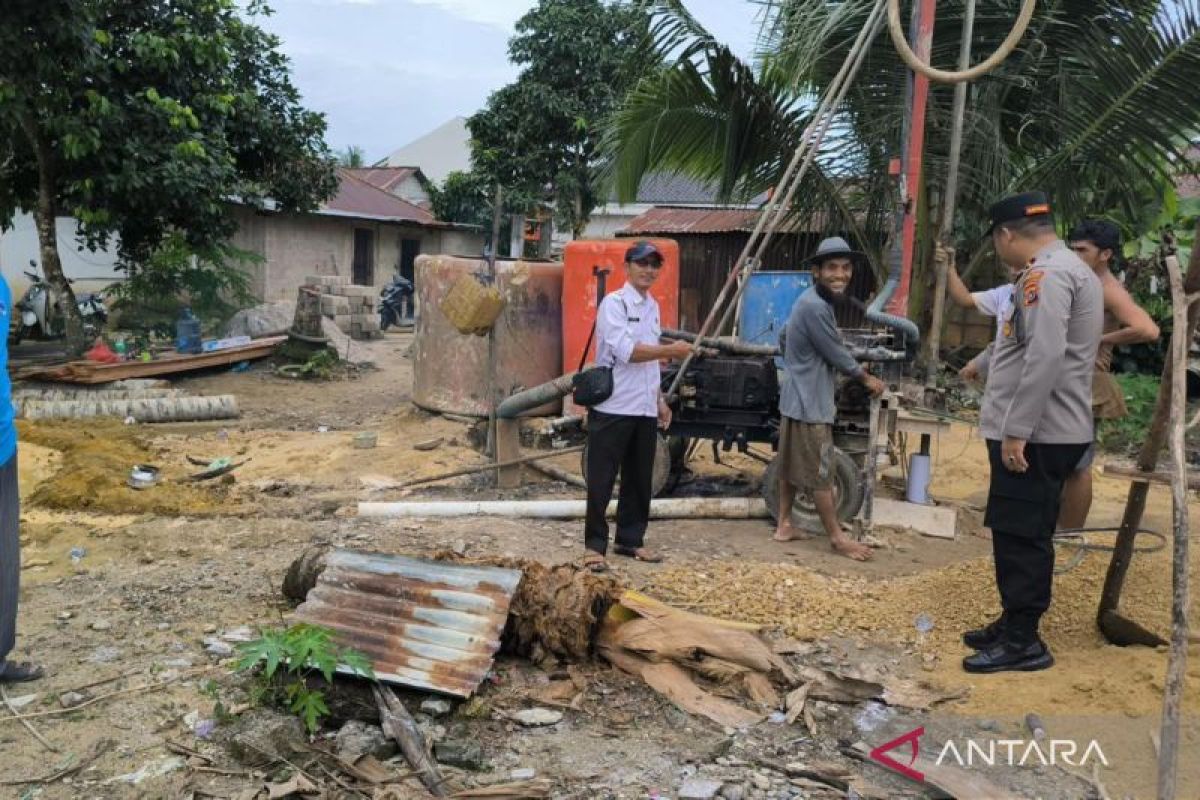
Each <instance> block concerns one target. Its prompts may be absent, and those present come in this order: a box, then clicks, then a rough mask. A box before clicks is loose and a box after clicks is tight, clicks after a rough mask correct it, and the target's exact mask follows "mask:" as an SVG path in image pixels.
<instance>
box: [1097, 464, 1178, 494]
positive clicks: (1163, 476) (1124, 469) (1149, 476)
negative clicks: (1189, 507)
mask: <svg viewBox="0 0 1200 800" xmlns="http://www.w3.org/2000/svg"><path fill="white" fill-rule="evenodd" d="M1104 474H1105V475H1111V476H1112V477H1114V478H1125V479H1127V480H1128V481H1130V482H1131V483H1156V484H1161V485H1164V486H1167V485H1170V483H1171V480H1172V478H1171V473H1170V472H1167V471H1165V470H1155V471H1154V472H1143V471H1142V470H1140V469H1138V468H1137V467H1135V466H1133V465H1132V464H1105V465H1104ZM1187 482H1188V489H1189V490H1198V489H1200V472H1195V471H1189V472H1188V475H1187Z"/></svg>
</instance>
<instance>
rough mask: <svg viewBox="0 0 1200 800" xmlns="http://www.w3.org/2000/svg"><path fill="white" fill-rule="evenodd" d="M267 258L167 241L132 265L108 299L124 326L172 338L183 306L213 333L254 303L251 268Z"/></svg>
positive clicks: (180, 240) (225, 248)
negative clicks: (111, 299)
mask: <svg viewBox="0 0 1200 800" xmlns="http://www.w3.org/2000/svg"><path fill="white" fill-rule="evenodd" d="M261 260H262V257H261V256H259V255H257V254H255V253H251V252H248V251H245V250H239V249H237V248H235V247H232V246H229V245H222V246H220V247H216V248H211V249H209V250H205V251H199V252H198V251H194V250H193V249H192V248H191V247H190V246H189V245H188V243H187V241H186V240H185V239H184V237H183V236H182V235H181V234H178V233H175V234H171V235H170V236H168V237H167V238H166V239H164V240H163V242H162V244H161V245H160V246H159V248H158V250H156V251H155V252H154V255H152V256H151V257H150V258H149V260H148V261H147V262H146V263H145V264H139V265H136V266H135V265H127V266H125V267H124V270H125V273H126V275H127V277H126V279H125V280H124V281H122V282H121V283H118V284H114V285H113V287H112V288H111V289H110V290H109V294H110V295H111V296H112V297H113V298H114V299H115V302H114V303H113V305H112V309H113V311H115V312H116V313H117V314H118V315H119V317H120V326H121V327H122V328H125V329H127V330H136V331H141V332H144V333H147V334H158V335H163V336H167V337H172V336H174V334H175V320H176V319H178V317H179V311H180V309H181V308H182V307H183V306H185V305H186V306H190V307H191V309H192V311H193V312H194V313H195V315H196V316H197V317H198V318H199V319H200V321H201V323H202V324H203V326H204V327H205V329H206V330H208V331H212V330H215V329H216V328H217V327H219V326H220V325H221V324H223V323H224V322H225V321H226V320H228V319H229V318H230V317H231V316H233V314H234V313H235V312H236V311H237V310H238V309H241V308H245V307H246V306H248V305H251V304H253V302H254V297H253V296H252V295H251V294H250V278H249V274H248V272H247V269H246V267H247V266H248V265H249V264H252V263H255V262H258V261H261Z"/></svg>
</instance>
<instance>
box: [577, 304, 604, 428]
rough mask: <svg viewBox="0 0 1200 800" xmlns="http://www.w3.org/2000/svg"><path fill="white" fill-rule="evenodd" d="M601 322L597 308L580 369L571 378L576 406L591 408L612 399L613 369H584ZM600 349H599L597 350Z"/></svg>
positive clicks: (597, 367)
mask: <svg viewBox="0 0 1200 800" xmlns="http://www.w3.org/2000/svg"><path fill="white" fill-rule="evenodd" d="M599 320H600V308H599V306H597V308H596V319H595V320H594V321H593V322H592V331H591V333H589V334H588V340H587V344H585V345H584V346H583V355H581V356H580V357H579V369H578V370H576V371H575V376H574V377H573V378H571V399H572V400H574V401H575V405H579V406H585V407H587V408H591V407H592V406H594V405H598V404H600V403H603V402H604V401H605V400H607V399H608V398H610V397H612V393H613V374H612V367H611V366H609V367H601V366H594V367H592V368H591V369H589V370H585V369H584V368H583V365H584V362H586V361H587V354H588V350H591V349H592V339H593V338H594V337H595V335H596V323H597V322H599ZM597 349H599V348H597Z"/></svg>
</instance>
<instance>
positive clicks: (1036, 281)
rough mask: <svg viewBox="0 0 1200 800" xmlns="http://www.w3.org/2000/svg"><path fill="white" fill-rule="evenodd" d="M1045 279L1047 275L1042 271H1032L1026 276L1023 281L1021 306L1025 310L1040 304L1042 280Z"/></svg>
mask: <svg viewBox="0 0 1200 800" xmlns="http://www.w3.org/2000/svg"><path fill="white" fill-rule="evenodd" d="M1045 277H1046V273H1045V272H1043V271H1042V270H1040V269H1031V270H1029V271H1028V272H1027V273H1026V274H1025V280H1023V281H1021V305H1023V306H1024V307H1025V308H1030V307H1032V306H1036V305H1037V304H1038V299H1039V298H1040V297H1041V285H1042V279H1043V278H1045Z"/></svg>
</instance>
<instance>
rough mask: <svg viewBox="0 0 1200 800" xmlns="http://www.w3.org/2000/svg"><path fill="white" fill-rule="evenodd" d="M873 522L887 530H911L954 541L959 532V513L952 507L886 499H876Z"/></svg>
mask: <svg viewBox="0 0 1200 800" xmlns="http://www.w3.org/2000/svg"><path fill="white" fill-rule="evenodd" d="M872 522H873V523H874V524H875V525H881V526H883V527H886V528H910V529H912V530H914V531H916V532H917V533H919V534H922V535H924V536H933V537H936V538H938V539H953V538H955V537H956V535H957V532H958V512H957V511H956V510H955V509H954V508H953V507H951V506H922V505H917V504H916V503H909V502H906V501H904V500H891V499H888V498H886V497H876V498H875V509H874V514H873V516H872Z"/></svg>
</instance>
